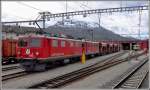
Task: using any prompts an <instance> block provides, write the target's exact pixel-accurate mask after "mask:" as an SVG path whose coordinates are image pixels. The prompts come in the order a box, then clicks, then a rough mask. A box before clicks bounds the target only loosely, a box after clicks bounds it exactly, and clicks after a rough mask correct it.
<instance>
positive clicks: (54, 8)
mask: <svg viewBox="0 0 150 90" xmlns="http://www.w3.org/2000/svg"><path fill="white" fill-rule="evenodd" d="M147 4H148V2H147V1H67V11H68V12H69V11H79V10H89V9H102V8H114V7H120V6H123V7H124V6H137V5H147ZM41 11H49V12H51V13H61V12H66V2H65V1H26V2H22V1H2V21H16V20H34V19H36V17H37V16H38V12H41ZM141 18H142V20H141V37H142V38H146V37H148V11H143V12H142V15H141ZM71 19H74V20H81V21H86V22H93V23H94V22H95V23H98V15H97V14H94V15H88V17H86V18H83V16H74V17H71ZM58 20H60V18H56V19H51V21H50V22H48V23H47V24H52V23H53V22H54V23H55V22H56V21H58ZM138 24H139V14H138V12H130V13H127V12H123V13H112V14H102V16H101V25H102V26H103V27H105V28H107V29H109V30H111V31H113V32H115V33H118V34H138ZM128 36H131V35H128ZM132 36H134V37H137V35H132Z"/></svg>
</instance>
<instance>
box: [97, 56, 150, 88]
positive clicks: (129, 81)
mask: <svg viewBox="0 0 150 90" xmlns="http://www.w3.org/2000/svg"><path fill="white" fill-rule="evenodd" d="M147 74H148V57H146V58H145V59H144V60H143V61H141V62H140V63H138V64H136V65H134V66H133V67H131V68H129V69H128V70H127V71H126V72H125V73H123V74H122V75H120V76H119V77H117V78H115V79H114V80H111V81H110V82H107V83H106V84H105V85H103V86H102V87H100V88H107V89H117V88H122V89H138V88H139V87H140V86H141V84H142V82H143V80H144V79H145V77H146V75H147Z"/></svg>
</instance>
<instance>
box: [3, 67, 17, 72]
mask: <svg viewBox="0 0 150 90" xmlns="http://www.w3.org/2000/svg"><path fill="white" fill-rule="evenodd" d="M18 68H20V66H10V67H5V68H2V71H8V70H13V69H18Z"/></svg>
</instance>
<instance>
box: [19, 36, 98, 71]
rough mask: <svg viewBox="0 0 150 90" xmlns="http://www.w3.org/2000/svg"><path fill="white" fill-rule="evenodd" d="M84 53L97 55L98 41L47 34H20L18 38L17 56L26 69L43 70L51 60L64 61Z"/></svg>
mask: <svg viewBox="0 0 150 90" xmlns="http://www.w3.org/2000/svg"><path fill="white" fill-rule="evenodd" d="M83 46H84V47H85V50H86V51H85V52H86V55H94V54H95V55H98V54H99V43H98V42H91V41H81V40H73V39H66V38H57V37H47V36H38V35H36V36H22V37H19V39H18V45H17V58H18V60H19V61H20V64H21V66H22V67H23V68H24V69H25V70H26V71H43V70H45V68H46V67H47V66H48V65H49V63H51V62H60V63H64V62H66V59H67V60H68V59H69V60H73V59H74V58H80V56H81V55H82V48H83Z"/></svg>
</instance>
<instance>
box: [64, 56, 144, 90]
mask: <svg viewBox="0 0 150 90" xmlns="http://www.w3.org/2000/svg"><path fill="white" fill-rule="evenodd" d="M142 58H144V57H143V56H141V57H139V59H142ZM138 62H139V61H138V60H135V59H134V60H132V61H128V62H123V63H121V64H118V65H116V66H113V67H111V68H108V69H106V70H103V71H101V72H98V73H95V74H93V75H91V76H89V77H87V78H84V79H82V80H80V81H76V82H73V83H71V84H69V85H67V86H65V87H62V88H63V89H75V88H76V89H77V88H80V89H86V88H88V89H92V88H100V86H102V85H103V84H104V83H106V82H109V81H110V80H112V79H114V78H115V77H117V76H118V75H121V74H122V73H124V72H125V71H126V70H127V69H128V68H130V67H132V66H133V65H135V64H137V63H138Z"/></svg>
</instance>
